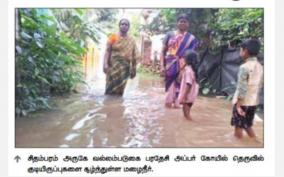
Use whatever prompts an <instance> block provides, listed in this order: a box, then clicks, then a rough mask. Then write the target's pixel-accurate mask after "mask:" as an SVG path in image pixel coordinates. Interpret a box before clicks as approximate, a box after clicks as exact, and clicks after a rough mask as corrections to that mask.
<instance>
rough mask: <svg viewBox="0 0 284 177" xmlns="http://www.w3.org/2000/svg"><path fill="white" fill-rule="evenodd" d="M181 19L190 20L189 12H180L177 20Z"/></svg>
mask: <svg viewBox="0 0 284 177" xmlns="http://www.w3.org/2000/svg"><path fill="white" fill-rule="evenodd" d="M181 19H184V20H186V21H188V22H189V16H188V15H187V14H180V15H178V17H177V22H178V21H180V20H181Z"/></svg>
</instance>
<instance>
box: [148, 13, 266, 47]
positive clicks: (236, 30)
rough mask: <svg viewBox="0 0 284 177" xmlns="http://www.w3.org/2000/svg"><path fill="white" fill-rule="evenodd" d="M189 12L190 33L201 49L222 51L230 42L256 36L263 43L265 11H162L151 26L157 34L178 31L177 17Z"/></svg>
mask: <svg viewBox="0 0 284 177" xmlns="http://www.w3.org/2000/svg"><path fill="white" fill-rule="evenodd" d="M182 13H186V14H188V15H189V17H190V30H189V31H190V32H192V33H193V34H194V35H195V36H196V37H197V38H198V39H199V41H200V44H201V48H204V47H205V48H206V47H209V48H210V49H213V50H215V49H219V48H220V47H221V46H223V45H227V44H228V43H238V42H240V41H242V40H243V39H246V38H249V37H254V38H259V39H260V40H263V23H264V22H263V18H264V17H263V13H264V11H263V9H259V8H258V9H251V8H250V9H246V8H242V9H230V8H226V9H214V8H202V9H201V8H194V9H185V8H184V9H162V10H161V11H160V13H159V15H158V16H157V17H156V18H155V19H154V20H153V22H152V23H151V24H150V29H151V30H152V32H153V33H154V34H161V33H166V32H168V31H171V30H175V26H176V18H177V16H178V15H179V14H182Z"/></svg>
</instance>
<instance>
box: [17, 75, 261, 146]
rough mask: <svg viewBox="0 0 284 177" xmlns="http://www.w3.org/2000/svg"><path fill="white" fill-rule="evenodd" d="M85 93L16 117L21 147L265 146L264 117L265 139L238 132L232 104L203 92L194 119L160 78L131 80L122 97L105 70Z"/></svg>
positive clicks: (257, 122) (257, 121) (257, 123)
mask: <svg viewBox="0 0 284 177" xmlns="http://www.w3.org/2000/svg"><path fill="white" fill-rule="evenodd" d="M88 83H89V84H88V86H85V87H84V88H83V89H82V91H80V93H76V94H72V95H69V96H65V97H60V98H53V99H52V102H54V103H56V106H55V107H54V109H52V110H49V111H40V112H37V113H34V114H31V115H30V116H29V117H27V118H18V119H16V132H15V134H16V147H18V148H23V147H49V148H50V147H71V148H84V147H90V148H92V147H94V148H96V147H263V121H262V120H261V119H259V118H257V119H255V124H254V129H255V131H256V134H257V136H258V140H259V141H260V142H255V141H253V140H251V139H249V138H248V137H247V136H246V135H245V137H244V139H243V140H241V141H240V140H236V139H234V137H233V127H231V126H230V117H231V104H230V102H228V101H226V100H224V99H217V98H208V97H203V96H199V97H198V99H197V101H196V102H195V104H194V106H193V108H192V117H193V119H194V121H192V122H191V121H188V120H186V119H185V118H184V117H183V114H182V110H181V109H166V108H165V107H164V96H165V94H164V87H163V84H162V82H161V80H160V79H159V78H149V77H145V76H138V77H136V78H135V79H134V80H129V81H128V84H127V87H126V90H125V94H124V96H123V97H115V96H105V95H104V86H105V85H104V84H105V77H104V75H102V74H101V75H98V76H96V77H95V78H94V79H93V80H91V81H88Z"/></svg>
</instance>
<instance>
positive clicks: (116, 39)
mask: <svg viewBox="0 0 284 177" xmlns="http://www.w3.org/2000/svg"><path fill="white" fill-rule="evenodd" d="M129 27H130V23H129V21H128V20H127V19H121V20H120V22H119V33H118V34H111V35H110V36H109V38H108V42H107V48H106V52H105V57H104V73H105V74H106V90H105V94H108V95H123V92H124V89H125V85H126V82H127V80H128V78H129V77H130V78H131V79H132V78H134V77H135V75H136V61H137V60H138V57H139V55H138V49H137V46H136V43H135V40H134V39H133V38H132V37H130V36H129V35H128V34H127V32H128V30H129Z"/></svg>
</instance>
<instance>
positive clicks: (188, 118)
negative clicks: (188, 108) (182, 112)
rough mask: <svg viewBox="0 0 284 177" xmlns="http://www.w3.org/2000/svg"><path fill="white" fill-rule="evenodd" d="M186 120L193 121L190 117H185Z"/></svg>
mask: <svg viewBox="0 0 284 177" xmlns="http://www.w3.org/2000/svg"><path fill="white" fill-rule="evenodd" d="M185 118H186V119H187V120H189V121H193V119H192V118H191V116H187V117H185Z"/></svg>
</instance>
